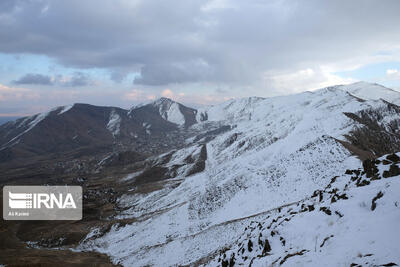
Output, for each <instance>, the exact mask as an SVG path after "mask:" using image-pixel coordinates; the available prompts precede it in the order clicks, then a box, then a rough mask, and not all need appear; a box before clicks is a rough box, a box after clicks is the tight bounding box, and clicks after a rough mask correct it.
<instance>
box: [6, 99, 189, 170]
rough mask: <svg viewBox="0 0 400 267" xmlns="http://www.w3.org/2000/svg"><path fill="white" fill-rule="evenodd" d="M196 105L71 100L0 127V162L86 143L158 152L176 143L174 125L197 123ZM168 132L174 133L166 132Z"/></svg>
mask: <svg viewBox="0 0 400 267" xmlns="http://www.w3.org/2000/svg"><path fill="white" fill-rule="evenodd" d="M195 115H196V110H194V109H191V108H188V107H185V106H183V105H181V104H179V103H177V102H174V101H172V100H170V99H167V98H161V99H159V100H157V101H155V102H153V103H150V104H148V105H144V106H139V107H133V108H132V109H131V110H129V111H127V110H124V109H121V108H116V107H99V106H93V105H88V104H74V105H70V106H65V107H57V108H54V109H52V110H50V111H49V112H45V113H41V114H36V115H34V116H30V117H25V118H21V119H18V120H16V121H11V122H8V123H6V124H4V125H1V126H0V162H4V161H7V160H12V159H19V158H24V157H33V156H38V155H48V154H49V153H64V152H67V151H71V150H76V149H83V148H90V153H93V152H95V151H96V150H98V152H107V151H114V150H121V149H123V150H128V149H130V150H136V151H137V150H139V151H151V152H154V153H156V152H162V151H163V150H165V147H167V148H173V147H174V146H176V145H178V144H179V142H180V141H181V138H179V137H177V136H178V135H180V134H179V133H178V130H179V129H178V127H180V126H185V127H189V126H190V125H192V124H194V123H195ZM169 133H172V134H169Z"/></svg>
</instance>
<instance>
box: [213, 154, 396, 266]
mask: <svg viewBox="0 0 400 267" xmlns="http://www.w3.org/2000/svg"><path fill="white" fill-rule="evenodd" d="M399 155H400V153H397V154H391V155H387V156H385V157H382V158H380V159H377V160H373V161H370V160H367V161H365V162H364V164H363V167H362V168H358V169H354V170H346V173H345V174H342V175H340V176H335V177H333V178H332V180H331V182H330V183H329V184H328V185H327V186H326V187H325V188H324V189H321V190H317V191H315V192H314V193H313V194H312V195H310V196H309V197H307V198H306V199H304V200H301V201H299V202H294V203H291V204H289V205H285V206H281V207H277V208H275V209H274V210H271V211H269V212H268V213H266V214H264V215H263V216H261V218H257V219H255V220H254V221H252V222H250V223H249V224H248V225H247V226H245V228H244V232H243V234H242V236H241V237H239V239H237V240H236V241H235V242H234V244H233V245H232V246H229V247H226V248H225V249H223V250H221V251H220V254H219V256H218V257H217V258H216V259H214V260H213V261H211V262H209V263H208V265H209V266H242V265H245V266H248V265H251V266H269V265H273V264H276V265H282V266H397V264H399V263H400V254H399V250H398V240H399V238H400V231H398V225H397V222H398V220H399V219H400V206H399V205H400V204H399V203H400V197H399V194H398V192H399V190H400V168H399V165H400V157H399Z"/></svg>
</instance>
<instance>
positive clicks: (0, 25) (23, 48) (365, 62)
mask: <svg viewBox="0 0 400 267" xmlns="http://www.w3.org/2000/svg"><path fill="white" fill-rule="evenodd" d="M399 12H400V1H398V0H386V1H377V0H375V1H372V0H354V1H347V0H346V1H345V0H336V1H319V0H310V1H300V0H290V1H289V0H271V1H261V0H251V1H240V0H191V1H187V0H171V1H163V0H86V1H78V0H69V1H62V0H52V1H50V0H2V1H0V63H1V64H0V116H22V115H28V114H33V113H37V112H42V111H45V110H47V109H49V108H52V107H54V106H59V105H67V104H70V103H76V102H85V103H91V104H97V105H109V106H120V107H124V108H129V107H130V106H132V105H134V104H137V103H139V102H144V101H149V100H152V99H155V98H158V97H160V96H165V97H170V98H172V99H175V100H177V101H180V102H182V103H186V104H189V105H194V106H197V105H203V104H213V103H216V102H220V101H224V100H227V99H230V98H234V97H245V96H254V95H256V96H275V95H282V94H290V93H296V92H301V91H305V90H312V89H317V88H321V87H325V86H330V85H335V84H345V83H351V82H355V81H359V80H364V81H367V82H376V83H380V84H382V85H385V86H387V87H390V88H393V89H400V28H399V26H398V25H400V16H399Z"/></svg>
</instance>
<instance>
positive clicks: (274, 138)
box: [79, 87, 399, 266]
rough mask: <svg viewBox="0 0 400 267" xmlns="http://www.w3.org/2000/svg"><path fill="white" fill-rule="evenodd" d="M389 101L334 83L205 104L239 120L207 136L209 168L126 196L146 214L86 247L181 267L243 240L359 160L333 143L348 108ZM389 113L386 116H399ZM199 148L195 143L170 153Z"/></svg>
mask: <svg viewBox="0 0 400 267" xmlns="http://www.w3.org/2000/svg"><path fill="white" fill-rule="evenodd" d="M384 105H385V104H384V102H383V101H381V100H368V101H360V99H359V98H357V97H354V96H353V95H351V94H349V93H348V92H346V91H344V90H342V89H341V88H337V87H334V88H332V87H331V88H324V89H320V90H317V91H314V92H305V93H301V94H296V95H291V96H284V97H274V98H266V99H263V98H246V99H239V100H232V101H229V102H226V103H223V104H220V105H216V106H212V107H205V108H203V109H201V110H199V112H198V114H201V113H203V114H207V116H208V120H209V121H218V122H221V124H225V125H226V124H229V125H231V126H232V127H233V130H231V131H229V132H226V133H224V134H222V135H220V136H218V137H217V138H215V139H214V140H212V141H210V142H209V143H207V161H206V168H205V170H204V171H203V172H201V173H198V174H195V175H192V176H189V177H187V178H184V179H183V177H184V176H183V175H182V177H179V176H178V177H177V178H176V179H175V180H173V181H171V182H170V183H172V184H174V186H169V185H168V182H167V184H166V186H165V187H164V188H163V189H161V190H159V191H155V192H151V193H148V194H140V195H134V196H125V197H123V198H121V199H120V204H121V205H123V206H125V207H129V206H132V207H134V212H132V213H130V214H131V216H132V217H141V218H146V219H142V220H138V221H137V222H135V223H132V224H128V225H125V226H123V227H118V226H114V227H113V228H112V229H111V230H110V231H109V232H108V233H106V234H105V235H103V236H101V237H98V238H94V239H93V238H92V239H88V240H86V241H85V242H83V243H82V244H81V245H80V246H79V249H81V250H96V251H100V252H103V253H107V254H109V255H110V256H111V258H112V260H113V261H114V262H115V263H121V264H123V265H126V266H144V265H154V266H172V265H184V264H191V263H193V262H194V261H196V260H198V259H201V258H204V257H207V255H210V254H212V255H213V253H215V252H216V251H218V250H219V249H222V248H224V247H226V246H230V245H231V244H232V242H233V241H234V240H236V239H237V238H239V237H240V235H241V233H242V231H243V227H244V226H245V225H247V224H248V223H249V221H250V220H253V219H254V218H258V217H259V216H261V215H257V216H258V217H257V216H255V215H256V214H259V213H263V212H266V211H268V210H270V209H273V208H275V207H278V206H281V205H284V204H288V203H291V202H295V201H299V200H301V199H303V198H305V197H307V196H309V195H310V194H311V193H312V192H313V191H314V190H316V189H319V188H321V187H324V186H326V185H327V184H328V183H329V181H330V179H331V178H332V177H333V176H336V175H340V174H342V173H343V171H344V170H346V169H348V168H357V167H359V164H360V162H359V160H358V159H356V158H355V157H353V156H351V154H350V153H349V152H348V151H347V150H346V149H345V148H344V147H343V146H342V145H341V144H340V143H339V142H337V141H336V140H337V139H341V140H345V138H344V135H345V134H347V133H349V131H351V130H352V129H354V127H357V126H359V125H358V124H357V123H356V122H355V121H353V120H351V119H349V118H348V117H347V116H345V115H344V114H343V112H353V113H354V112H357V111H360V110H364V109H369V108H373V109H378V108H381V107H383V106H384ZM383 116H384V118H383V119H382V121H383V122H384V123H387V122H390V121H392V120H394V119H399V118H397V117H393V116H392V115H391V114H383ZM202 123H206V122H200V124H202ZM197 150H198V145H197V144H193V147H192V148H190V147H189V148H187V149H186V150H185V151H186V152H183V151H182V152H177V153H176V154H175V158H173V160H174V162H177V161H179V158H183V155H186V153H189V152H190V151H197ZM179 153H183V154H182V156H178V155H179ZM182 168H183V167H182ZM183 173H184V172H182V174H183ZM179 178H181V180H182V182H181V183H180V184H179V186H176V184H175V183H176V181H177V180H179ZM128 216H129V214H128ZM249 216H252V217H251V218H247V217H249ZM125 217H126V214H125V215H124V218H125ZM299 223H301V222H299ZM354 227H356V226H354Z"/></svg>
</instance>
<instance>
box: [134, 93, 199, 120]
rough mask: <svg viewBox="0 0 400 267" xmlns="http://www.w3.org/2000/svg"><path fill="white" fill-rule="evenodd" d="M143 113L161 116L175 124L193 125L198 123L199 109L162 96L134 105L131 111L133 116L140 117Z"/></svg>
mask: <svg viewBox="0 0 400 267" xmlns="http://www.w3.org/2000/svg"><path fill="white" fill-rule="evenodd" d="M138 112H139V114H138ZM143 113H146V114H152V116H154V117H158V116H160V117H161V118H162V119H164V120H166V121H169V122H171V123H173V124H177V125H184V126H191V125H193V124H194V123H196V119H195V117H196V113H197V110H195V109H192V108H189V107H186V106H184V105H182V104H180V103H178V102H175V101H173V100H171V99H169V98H165V97H162V98H160V99H158V100H156V101H154V102H152V103H149V104H146V105H140V106H137V107H134V108H132V109H131V110H130V112H129V114H130V115H131V116H133V117H140V116H141V115H143Z"/></svg>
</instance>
